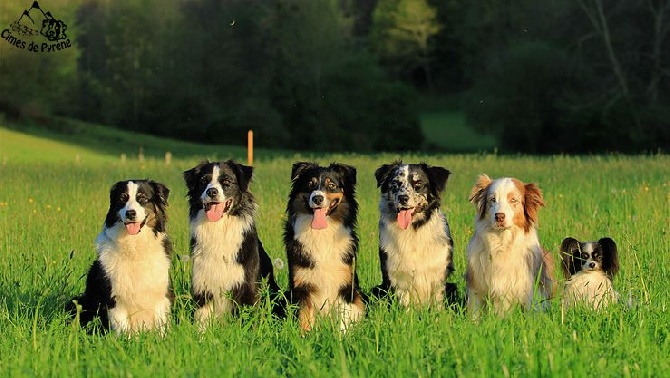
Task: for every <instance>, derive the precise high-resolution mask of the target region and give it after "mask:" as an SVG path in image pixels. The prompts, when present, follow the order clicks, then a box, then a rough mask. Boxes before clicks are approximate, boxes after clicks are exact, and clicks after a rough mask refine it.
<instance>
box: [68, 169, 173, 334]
mask: <svg viewBox="0 0 670 378" xmlns="http://www.w3.org/2000/svg"><path fill="white" fill-rule="evenodd" d="M168 194H169V190H168V189H167V188H166V187H165V185H163V184H160V183H157V182H154V181H148V180H128V181H120V182H118V183H116V184H115V185H114V186H112V188H111V191H110V196H109V211H108V212H107V217H106V218H105V223H104V225H103V228H102V232H100V234H99V235H98V237H97V239H96V246H97V254H98V256H97V259H96V260H95V262H94V263H93V265H92V266H91V268H90V269H89V271H88V275H87V278H86V291H85V292H84V294H83V295H82V296H80V297H78V298H75V299H76V300H77V302H78V303H79V304H80V305H81V310H82V312H81V313H80V321H81V324H82V325H85V324H86V323H88V322H89V321H91V320H93V318H94V317H95V316H100V318H101V320H102V325H103V327H104V328H105V329H107V328H111V329H112V330H113V331H116V332H117V333H119V334H121V333H123V334H133V333H136V332H138V331H143V330H152V329H158V330H160V331H161V332H164V331H165V329H166V327H167V326H168V325H169V320H170V319H169V316H170V307H171V306H172V300H173V298H174V295H173V293H172V289H171V287H170V281H169V269H170V259H171V254H172V244H171V242H170V240H169V239H168V237H167V235H166V223H167V218H166V208H167V205H168V203H167V200H168ZM69 307H70V309H71V310H72V311H76V310H75V307H74V306H72V305H70V306H69Z"/></svg>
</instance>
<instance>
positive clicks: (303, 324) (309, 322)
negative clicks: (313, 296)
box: [298, 301, 315, 332]
mask: <svg viewBox="0 0 670 378" xmlns="http://www.w3.org/2000/svg"><path fill="white" fill-rule="evenodd" d="M298 320H299V321H300V328H301V329H302V330H303V331H305V332H306V331H309V330H311V329H312V327H313V326H314V321H315V316H314V306H313V304H312V302H310V301H305V302H304V303H302V304H301V306H300V310H299V314H298Z"/></svg>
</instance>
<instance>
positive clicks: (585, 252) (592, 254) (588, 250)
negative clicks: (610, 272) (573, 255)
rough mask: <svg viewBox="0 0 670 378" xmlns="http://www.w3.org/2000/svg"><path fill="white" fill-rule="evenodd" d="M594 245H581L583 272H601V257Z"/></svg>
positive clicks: (598, 249)
mask: <svg viewBox="0 0 670 378" xmlns="http://www.w3.org/2000/svg"><path fill="white" fill-rule="evenodd" d="M597 247H598V245H597V244H596V243H583V244H582V246H581V250H582V251H581V256H580V257H581V259H580V262H581V264H582V270H583V271H596V270H602V261H603V255H602V253H601V252H600V248H597Z"/></svg>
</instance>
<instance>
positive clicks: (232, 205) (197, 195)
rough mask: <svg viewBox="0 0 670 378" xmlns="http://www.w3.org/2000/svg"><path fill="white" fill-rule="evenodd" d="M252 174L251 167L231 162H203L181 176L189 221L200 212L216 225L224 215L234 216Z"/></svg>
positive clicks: (246, 191)
mask: <svg viewBox="0 0 670 378" xmlns="http://www.w3.org/2000/svg"><path fill="white" fill-rule="evenodd" d="M252 174H253V168H252V167H249V166H246V165H242V164H238V163H236V162H234V161H232V160H226V161H224V162H211V163H210V162H208V161H205V162H202V163H200V164H198V165H197V166H195V167H193V168H191V169H189V170H188V171H186V172H184V181H185V183H186V187H187V189H188V192H187V194H186V195H187V196H188V199H189V214H190V216H191V218H192V219H193V218H195V217H196V216H197V215H198V213H199V212H200V211H201V210H202V211H203V212H204V213H205V216H206V217H207V219H208V220H209V221H210V222H217V221H219V220H220V219H221V218H223V215H224V214H226V213H229V214H232V215H235V214H236V210H237V209H240V208H241V206H243V205H244V204H243V203H242V202H243V198H244V195H245V194H248V190H249V183H250V182H251V178H252Z"/></svg>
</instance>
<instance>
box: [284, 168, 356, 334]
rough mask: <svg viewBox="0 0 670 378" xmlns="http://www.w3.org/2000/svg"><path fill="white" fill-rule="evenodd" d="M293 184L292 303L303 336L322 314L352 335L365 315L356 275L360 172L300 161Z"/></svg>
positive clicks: (287, 240) (288, 226)
mask: <svg viewBox="0 0 670 378" xmlns="http://www.w3.org/2000/svg"><path fill="white" fill-rule="evenodd" d="M291 181H292V185H291V192H290V194H289V200H288V204H287V207H286V213H287V220H286V223H285V228H284V244H285V246H286V254H287V259H288V269H289V293H288V296H289V299H290V300H291V301H292V302H293V303H294V304H297V306H298V320H299V323H300V327H301V329H302V330H303V331H309V330H311V329H312V328H313V327H314V326H315V323H316V319H317V316H320V315H332V316H335V317H336V318H337V320H338V322H339V324H340V329H341V330H342V331H346V330H347V328H348V327H349V326H350V325H351V324H352V323H353V322H355V321H358V320H359V319H361V318H362V317H363V316H364V315H365V305H364V297H363V295H362V293H361V290H360V288H359V284H358V276H357V274H356V253H357V251H358V236H357V235H356V231H355V227H356V216H357V212H358V204H357V202H356V198H355V185H356V169H355V168H354V167H352V166H349V165H345V164H337V163H332V164H330V165H329V166H328V167H324V166H319V165H318V164H315V163H308V162H297V163H295V164H293V167H292V170H291Z"/></svg>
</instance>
